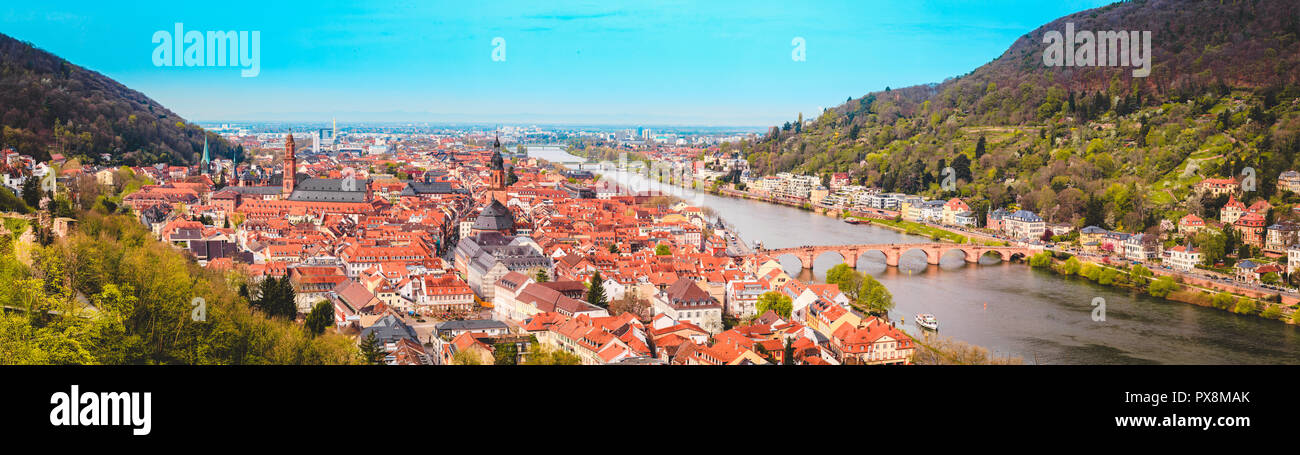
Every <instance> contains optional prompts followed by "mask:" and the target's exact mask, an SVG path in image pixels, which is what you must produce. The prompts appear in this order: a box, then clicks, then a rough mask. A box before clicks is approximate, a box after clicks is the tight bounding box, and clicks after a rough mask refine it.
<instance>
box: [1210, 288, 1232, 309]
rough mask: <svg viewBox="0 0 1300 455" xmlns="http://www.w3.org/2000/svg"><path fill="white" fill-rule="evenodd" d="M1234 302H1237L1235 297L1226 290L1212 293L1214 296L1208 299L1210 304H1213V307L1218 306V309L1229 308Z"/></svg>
mask: <svg viewBox="0 0 1300 455" xmlns="http://www.w3.org/2000/svg"><path fill="white" fill-rule="evenodd" d="M1236 303H1237V298H1236V297H1234V296H1233V295H1232V294H1229V293H1227V292H1220V293H1218V294H1214V297H1212V298H1211V299H1210V304H1211V305H1214V307H1215V308H1218V309H1220V310H1227V309H1231V308H1233V307H1234V306H1235V305H1236Z"/></svg>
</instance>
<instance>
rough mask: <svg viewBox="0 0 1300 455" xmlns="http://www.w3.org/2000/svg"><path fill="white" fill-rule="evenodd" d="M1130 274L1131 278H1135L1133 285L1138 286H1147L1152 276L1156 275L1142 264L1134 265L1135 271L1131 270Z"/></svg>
mask: <svg viewBox="0 0 1300 455" xmlns="http://www.w3.org/2000/svg"><path fill="white" fill-rule="evenodd" d="M1128 274H1129V276H1131V277H1133V284H1135V285H1137V286H1145V285H1146V284H1147V280H1148V279H1150V278H1151V276H1152V275H1154V274H1153V273H1151V269H1148V268H1146V267H1145V266H1143V265H1142V264H1137V265H1134V266H1133V269H1132V270H1129V272H1128Z"/></svg>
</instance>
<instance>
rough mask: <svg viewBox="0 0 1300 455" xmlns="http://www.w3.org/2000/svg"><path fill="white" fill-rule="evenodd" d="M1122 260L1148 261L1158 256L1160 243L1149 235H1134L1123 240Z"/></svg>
mask: <svg viewBox="0 0 1300 455" xmlns="http://www.w3.org/2000/svg"><path fill="white" fill-rule="evenodd" d="M1123 246H1124V258H1125V259H1128V260H1130V261H1149V260H1151V259H1155V258H1156V257H1157V256H1159V255H1160V243H1159V242H1158V241H1157V239H1156V236H1154V235H1151V234H1134V235H1131V236H1129V237H1128V238H1127V239H1125V240H1124V243H1123Z"/></svg>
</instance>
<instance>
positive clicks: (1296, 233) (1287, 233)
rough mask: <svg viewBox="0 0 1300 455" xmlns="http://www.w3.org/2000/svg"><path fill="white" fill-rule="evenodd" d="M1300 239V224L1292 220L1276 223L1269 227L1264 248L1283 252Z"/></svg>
mask: <svg viewBox="0 0 1300 455" xmlns="http://www.w3.org/2000/svg"><path fill="white" fill-rule="evenodd" d="M1298 241H1300V224H1296V223H1293V222H1290V221H1283V222H1280V223H1274V224H1273V225H1271V226H1269V227H1268V228H1267V234H1266V235H1265V239H1264V250H1266V251H1273V252H1277V253H1281V252H1284V251H1286V250H1287V248H1290V247H1291V245H1295V244H1296V243H1297V242H1298Z"/></svg>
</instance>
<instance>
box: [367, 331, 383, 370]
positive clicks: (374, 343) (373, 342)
mask: <svg viewBox="0 0 1300 455" xmlns="http://www.w3.org/2000/svg"><path fill="white" fill-rule="evenodd" d="M387 356H388V352H386V351H384V346H383V345H381V344H379V340H378V339H377V338H375V332H370V333H369V334H367V335H366V337H365V338H362V339H361V358H362V359H364V360H365V362H366V363H368V364H370V365H383V364H384V357H387Z"/></svg>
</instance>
